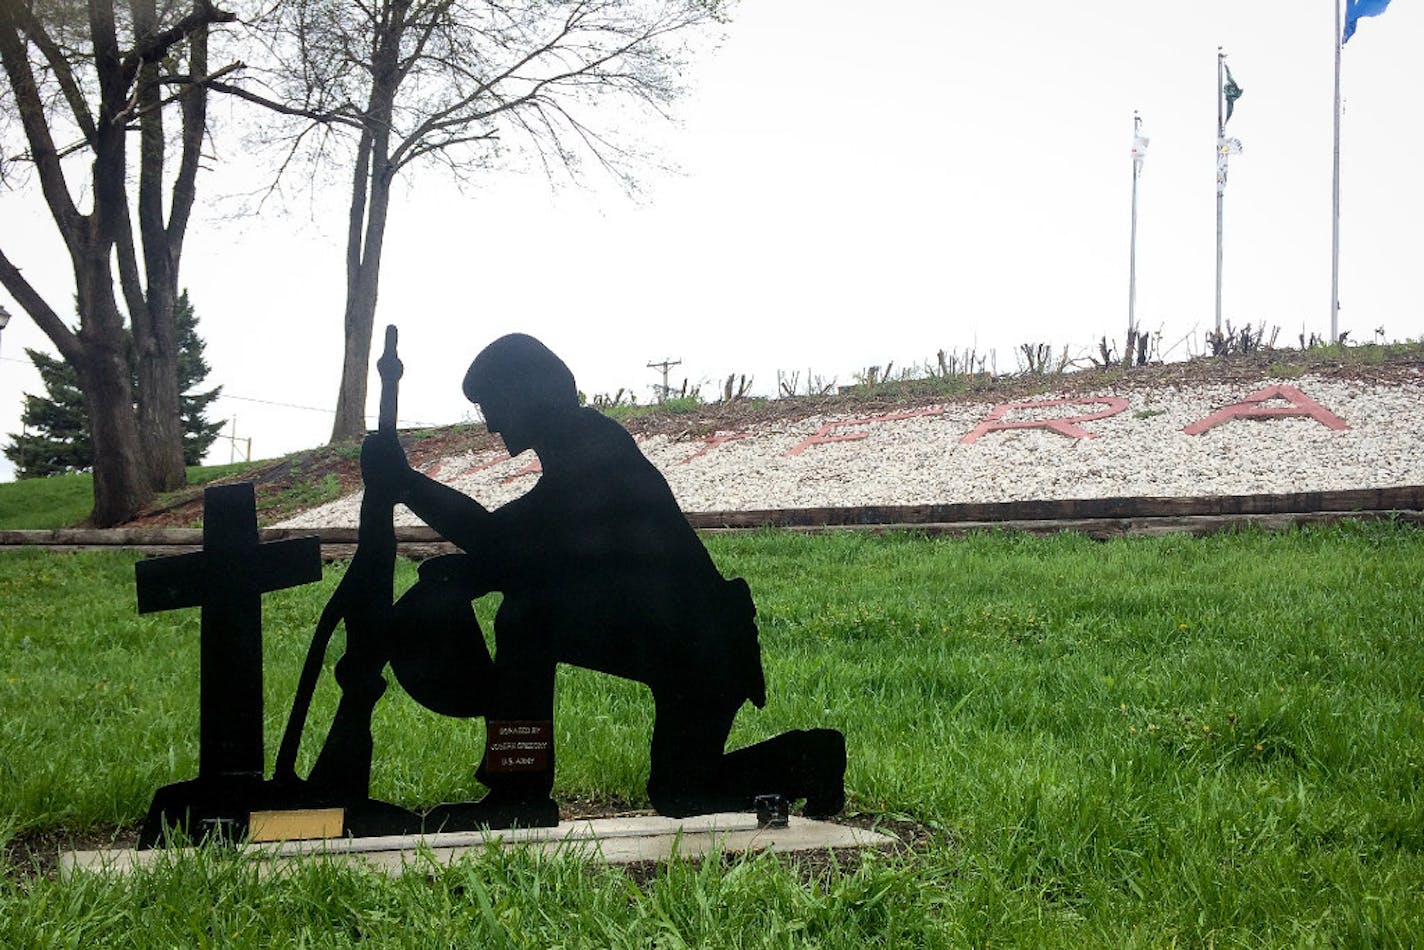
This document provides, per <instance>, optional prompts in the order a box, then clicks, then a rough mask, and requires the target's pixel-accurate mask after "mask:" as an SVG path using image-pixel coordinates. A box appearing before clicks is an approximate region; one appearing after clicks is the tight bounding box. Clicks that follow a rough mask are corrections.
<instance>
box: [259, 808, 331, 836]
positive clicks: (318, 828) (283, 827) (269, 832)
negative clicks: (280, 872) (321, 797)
mask: <svg viewBox="0 0 1424 950" xmlns="http://www.w3.org/2000/svg"><path fill="white" fill-rule="evenodd" d="M345 819H346V809H344V808H293V809H288V810H284V811H255V812H253V813H252V814H251V815H249V816H248V819H247V834H248V837H249V838H251V840H253V841H298V840H301V839H303V838H340V837H341V831H342V825H343V823H344V822H345Z"/></svg>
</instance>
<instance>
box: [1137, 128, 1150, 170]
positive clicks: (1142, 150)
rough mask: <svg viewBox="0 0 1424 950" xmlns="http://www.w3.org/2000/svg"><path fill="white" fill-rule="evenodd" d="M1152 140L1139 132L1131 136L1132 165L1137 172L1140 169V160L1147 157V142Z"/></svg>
mask: <svg viewBox="0 0 1424 950" xmlns="http://www.w3.org/2000/svg"><path fill="white" fill-rule="evenodd" d="M1150 141H1152V140H1151V139H1149V138H1148V137H1147V136H1145V135H1143V134H1142V133H1141V132H1138V133H1136V134H1135V135H1133V137H1132V165H1133V167H1134V168H1136V169H1137V170H1138V171H1139V172H1140V171H1142V162H1143V161H1144V160H1145V159H1146V158H1147V143H1148V142H1150Z"/></svg>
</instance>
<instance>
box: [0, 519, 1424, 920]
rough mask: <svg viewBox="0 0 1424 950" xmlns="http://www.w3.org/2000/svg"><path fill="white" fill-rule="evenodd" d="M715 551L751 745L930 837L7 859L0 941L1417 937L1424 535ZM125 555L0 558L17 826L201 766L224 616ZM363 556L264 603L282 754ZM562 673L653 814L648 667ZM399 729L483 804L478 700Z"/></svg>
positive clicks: (273, 714) (410, 745)
mask: <svg viewBox="0 0 1424 950" xmlns="http://www.w3.org/2000/svg"><path fill="white" fill-rule="evenodd" d="M709 547H710V548H711V550H712V552H713V555H714V557H715V558H716V559H717V561H718V563H719V564H720V565H721V567H722V569H723V571H724V573H727V574H740V575H743V576H745V577H746V578H747V579H748V580H749V581H750V583H751V585H752V590H753V591H754V593H755V594H756V597H757V603H758V607H759V610H760V623H761V630H762V643H763V649H764V652H765V656H766V665H767V674H768V686H769V693H770V702H769V704H768V706H767V708H766V709H765V710H761V711H758V710H754V709H751V708H750V707H747V708H745V709H744V710H743V713H742V716H741V717H740V719H739V720H738V725H737V729H736V731H735V732H734V734H733V738H732V742H733V744H734V745H740V744H744V743H747V742H752V741H755V740H757V739H760V738H763V737H765V736H769V735H772V734H774V733H776V732H779V731H782V730H784V729H787V728H798V727H808V726H823V725H824V726H836V727H840V728H843V729H844V730H845V732H846V735H847V740H848V744H849V754H850V767H849V773H848V776H847V785H848V788H849V790H850V792H851V803H850V806H849V807H850V810H851V811H857V812H861V813H865V814H870V815H879V816H886V817H892V818H895V819H909V820H911V821H914V822H917V823H919V824H921V825H923V826H926V827H927V828H929V829H930V830H931V831H932V835H931V839H930V841H929V843H928V844H927V845H925V846H923V847H920V848H917V849H916V850H914V851H912V852H909V853H904V854H900V855H891V856H873V857H871V858H868V859H867V860H865V861H864V862H862V863H858V864H855V865H853V866H847V867H845V868H843V869H841V870H825V869H815V870H808V869H806V868H800V867H798V866H797V865H796V863H795V862H794V861H791V860H787V859H778V858H773V857H769V856H761V857H755V858H747V859H736V860H728V861H724V862H717V861H708V862H703V863H700V864H687V865H684V864H673V865H670V866H669V867H667V868H666V869H664V870H662V871H660V872H659V873H658V874H657V875H655V876H654V877H653V878H652V879H651V880H648V881H642V880H636V879H634V878H633V877H630V876H629V875H628V874H627V873H625V872H623V871H620V870H595V871H590V870H588V869H586V868H584V867H582V866H581V865H579V864H578V863H577V862H574V861H570V860H567V859H538V858H535V857H533V856H529V855H512V856H501V855H495V854H490V855H487V856H483V857H480V858H477V859H472V860H468V861H465V862H462V863H461V864H459V865H457V866H456V867H454V868H452V869H448V870H445V869H434V868H432V869H431V871H430V873H429V874H423V875H409V876H407V877H405V878H402V879H399V880H390V879H386V878H384V877H381V876H378V875H375V874H373V873H370V872H365V871H360V870H352V869H342V868H339V867H336V866H332V865H328V864H324V863H321V862H313V863H311V864H308V865H304V866H302V867H300V868H297V869H295V870H291V871H284V872H281V873H279V874H276V875H273V876H267V877H259V872H258V870H257V869H256V868H255V867H254V866H253V865H252V864H251V863H249V862H245V861H242V860H238V859H234V858H233V857H231V856H228V855H224V854H221V853H208V854H203V855H201V856H199V857H198V858H194V859H188V860H183V861H175V862H174V863H172V864H171V865H169V866H166V867H161V868H159V869H157V870H154V871H150V872H145V873H140V874H136V875H134V876H132V877H128V878H124V879H111V878H107V877H100V876H79V877H77V878H74V879H68V880H55V879H52V878H49V877H44V876H39V877H36V876H33V875H30V874H26V873H22V869H18V868H14V867H12V868H10V869H9V873H8V874H7V877H6V879H5V880H4V882H3V883H0V946H7V947H8V946H22V947H24V946H50V945H66V946H67V945H85V946H88V945H94V946H130V945H134V946H148V945H163V946H175V945H181V946H188V945H207V946H215V945H224V946H225V945H231V944H238V945H246V944H254V945H256V944H262V945H266V944H267V943H268V942H269V941H272V942H275V943H277V944H280V945H291V944H302V945H308V944H310V945H316V946H346V945H352V944H356V943H362V942H368V943H375V944H376V945H411V946H430V945H441V946H445V945H461V946H496V945H502V946H508V945H515V946H531V947H534V946H537V947H543V946H554V945H562V946H610V945H616V946H639V947H643V946H650V945H657V946H699V947H705V946H787V947H791V946H808V945H809V946H846V947H851V946H854V947H860V946H865V945H867V944H869V945H889V946H920V945H936V946H941V945H943V946H956V945H965V944H975V945H977V944H984V943H1007V944H1015V945H1025V946H1040V945H1053V946H1064V945H1076V946H1092V947H1096V946H1125V945H1143V946H1216V947H1224V946H1249V947H1255V946H1300V945H1319V946H1340V945H1345V946H1379V945H1394V946H1410V945H1420V944H1421V943H1424V896H1422V895H1424V856H1421V849H1424V702H1421V698H1424V682H1421V670H1424V639H1421V636H1420V634H1421V631H1424V531H1420V530H1419V529H1415V528H1410V527H1407V526H1401V525H1394V524H1390V523H1384V522H1372V523H1357V524H1343V525H1339V526H1336V527H1330V528H1317V529H1310V530H1303V531H1298V532H1291V533H1287V534H1266V533H1260V532H1244V533H1232V534H1224V535H1218V536H1214V537H1210V538H1205V539H1189V538H1185V537H1173V538H1156V539H1128V540H1120V541H1114V542H1108V543H1095V542H1091V541H1088V540H1085V539H1083V538H1081V537H1077V536H1071V535H1066V536H1059V537H1055V538H1031V537H1026V536H1018V535H999V534H992V535H976V536H971V537H967V538H962V539H924V538H917V537H913V536H910V535H903V534H898V535H890V536H884V537H873V536H865V535H860V534H850V533H846V534H837V535H830V536H824V537H815V538H812V537H802V536H796V535H792V534H785V533H767V534H759V535H751V536H738V537H720V538H713V539H711V540H709ZM133 560H134V559H133V558H132V557H126V556H122V555H113V554H93V555H69V556H58V555H46V554H30V553H19V554H6V555H4V556H3V557H0V602H3V603H4V604H5V605H6V606H5V614H4V620H3V621H0V631H3V632H0V666H3V670H0V730H3V731H0V826H3V828H4V829H5V830H4V831H0V837H3V836H6V835H8V836H14V835H26V836H33V835H36V834H61V835H62V834H73V833H94V832H95V831H101V832H102V831H105V830H108V829H113V828H116V827H119V826H124V827H131V826H132V825H134V824H135V823H136V822H137V821H138V820H139V819H140V818H141V817H142V815H143V813H144V811H145V809H146V808H147V805H148V801H149V798H150V796H151V795H152V792H153V790H154V788H155V787H157V786H158V785H160V784H163V783H165V782H169V781H172V780H174V779H179V778H186V777H190V776H192V775H194V774H195V773H196V770H197V747H196V739H197V722H196V719H197V714H196V708H197V705H196V701H197V697H196V685H197V646H198V629H197V628H198V618H197V612H196V611H184V612H178V613H169V614H156V615H149V616H145V617H139V616H137V614H136V613H135V607H134V600H133V596H134V595H133V567H132V564H133ZM339 570H340V568H331V569H329V570H328V576H327V578H326V580H325V582H324V583H323V584H321V585H313V586H312V587H310V588H305V589H300V590H289V591H282V592H279V593H275V594H271V595H268V596H267V597H266V598H265V601H264V604H265V619H266V630H265V644H266V665H267V678H266V688H267V700H268V727H267V734H268V746H269V754H270V750H272V749H274V748H275V745H276V741H277V736H278V734H279V732H280V729H281V726H282V722H283V720H284V718H285V715H286V709H287V706H288V704H289V703H290V698H291V695H292V690H293V688H294V684H295V681H296V676H297V671H298V667H299V665H300V662H301V657H302V654H303V653H304V651H305V649H306V646H307V642H308V639H309V637H310V635H311V628H312V624H313V623H314V620H315V617H316V615H317V613H318V612H319V610H320V608H321V605H322V603H323V602H324V599H325V596H326V595H327V594H328V593H329V592H330V590H331V588H332V586H333V585H334V583H335V580H336V574H337V572H338V571H339ZM412 579H413V568H412V567H411V566H410V565H403V566H402V569H401V574H400V582H401V583H409V582H410V581H411V580H412ZM490 606H491V605H490V604H482V616H483V617H485V618H487V617H488V615H489V614H488V611H489V608H490ZM338 646H339V644H337V645H334V647H333V650H335V649H337V647H338ZM334 655H335V654H334V653H333V656H334ZM560 676H561V681H560V692H559V707H558V712H557V721H556V726H557V730H558V733H557V739H558V744H559V776H558V793H560V794H564V795H582V796H592V797H596V798H609V799H612V798H617V799H624V800H628V801H632V802H635V803H637V802H642V801H645V796H644V793H643V788H642V786H643V782H644V780H645V777H646V769H647V739H648V734H649V727H650V716H651V702H650V699H649V697H648V695H647V693H646V691H645V690H644V689H643V688H642V687H639V686H636V685H633V684H628V683H624V682H620V681H615V680H611V679H609V678H606V677H602V676H599V675H596V674H592V673H588V672H585V671H579V670H564V671H561V674H560ZM327 679H328V681H327V682H326V683H324V684H323V690H322V691H321V692H319V694H318V697H317V704H316V706H315V707H314V710H313V715H312V725H311V727H309V734H308V739H309V741H308V742H307V743H306V744H305V745H304V752H303V761H304V763H307V764H309V763H310V761H311V759H312V756H313V755H314V753H315V749H316V745H317V743H318V741H319V738H320V733H321V731H322V728H321V727H322V726H323V725H324V722H325V721H326V720H327V719H328V718H329V716H330V713H331V709H332V708H333V705H334V698H335V696H334V687H332V685H331V683H330V682H329V676H328V678H327ZM376 743H377V760H376V769H375V774H374V778H373V792H374V793H375V794H376V795H377V796H379V797H383V798H386V799H388V800H392V801H396V802H399V803H402V804H405V805H409V806H414V807H421V806H426V805H429V804H433V803H435V802H438V801H442V800H448V799H455V798H467V797H470V796H472V795H475V794H477V793H478V789H477V788H475V787H474V786H473V785H472V780H471V778H470V774H471V771H472V768H473V766H474V764H475V762H476V761H477V758H478V755H479V749H480V743H481V730H480V728H479V727H478V726H477V725H472V724H470V723H466V722H459V721H455V720H450V719H442V718H441V717H438V716H435V715H434V714H431V713H429V712H427V711H425V710H423V709H421V708H420V707H418V706H416V705H415V704H414V703H412V702H411V701H410V700H408V699H407V698H405V697H404V696H403V695H401V694H400V692H399V690H398V689H394V688H393V689H392V690H391V691H390V693H388V698H387V699H386V700H385V701H384V702H383V703H382V705H381V707H380V709H379V710H378V719H377V722H376ZM303 767H305V765H304V766H303Z"/></svg>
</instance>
